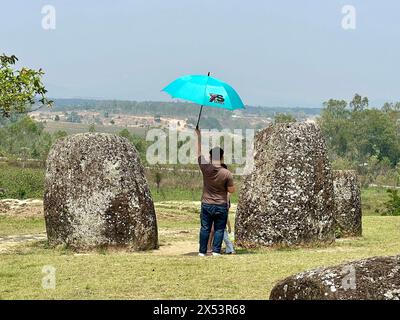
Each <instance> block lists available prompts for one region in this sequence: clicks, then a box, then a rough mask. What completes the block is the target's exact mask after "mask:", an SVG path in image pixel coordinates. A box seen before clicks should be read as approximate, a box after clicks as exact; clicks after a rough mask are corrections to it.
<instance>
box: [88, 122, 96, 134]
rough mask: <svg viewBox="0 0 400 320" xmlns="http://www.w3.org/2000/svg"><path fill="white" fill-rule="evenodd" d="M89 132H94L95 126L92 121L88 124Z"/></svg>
mask: <svg viewBox="0 0 400 320" xmlns="http://www.w3.org/2000/svg"><path fill="white" fill-rule="evenodd" d="M89 132H92V133H93V132H96V127H95V125H94V123H92V124H91V125H90V126H89Z"/></svg>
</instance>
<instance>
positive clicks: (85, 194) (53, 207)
mask: <svg viewBox="0 0 400 320" xmlns="http://www.w3.org/2000/svg"><path fill="white" fill-rule="evenodd" d="M44 212H45V220H46V230H47V236H48V239H49V242H50V244H52V245H57V244H68V245H70V246H71V247H76V248H92V247H98V246H123V247H129V248H131V249H133V250H146V249H154V248H157V246H158V235H157V221H156V215H155V210H154V204H153V200H152V198H151V194H150V191H149V188H148V185H147V181H146V178H145V176H144V169H143V167H142V165H141V164H140V161H139V157H138V154H137V152H136V150H135V148H134V147H133V146H132V145H131V144H130V143H129V141H128V140H126V139H125V138H122V137H119V136H116V135H111V134H103V133H85V134H77V135H73V136H70V137H67V138H66V139H64V140H60V141H58V142H57V143H56V144H55V145H54V146H53V147H52V149H51V150H50V153H49V156H48V159H47V168H46V179H45V195H44Z"/></svg>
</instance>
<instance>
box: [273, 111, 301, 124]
mask: <svg viewBox="0 0 400 320" xmlns="http://www.w3.org/2000/svg"><path fill="white" fill-rule="evenodd" d="M290 122H296V118H295V117H294V116H293V115H292V114H289V113H278V114H277V115H276V116H275V123H290Z"/></svg>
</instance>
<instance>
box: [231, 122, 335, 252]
mask: <svg viewBox="0 0 400 320" xmlns="http://www.w3.org/2000/svg"><path fill="white" fill-rule="evenodd" d="M254 148H255V149H254V150H255V156H254V169H253V171H252V173H250V174H249V175H248V176H247V177H245V178H244V181H243V184H242V188H241V192H240V198H239V203H238V208H237V212H236V226H235V239H236V242H237V245H239V246H243V247H253V246H273V245H286V246H290V245H301V244H308V243H315V242H332V241H334V223H333V222H334V221H333V184H332V175H331V169H330V165H329V161H328V158H327V153H326V147H325V142H324V140H323V138H322V135H321V132H320V129H319V128H318V127H317V126H316V125H315V124H313V123H290V124H277V125H272V126H270V127H268V128H266V129H264V130H262V131H261V132H259V133H258V134H257V136H256V138H255V145H254Z"/></svg>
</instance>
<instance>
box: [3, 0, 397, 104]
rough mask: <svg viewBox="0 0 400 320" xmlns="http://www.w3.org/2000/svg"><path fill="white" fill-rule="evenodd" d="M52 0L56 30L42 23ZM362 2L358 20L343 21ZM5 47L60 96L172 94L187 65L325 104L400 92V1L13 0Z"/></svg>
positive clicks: (276, 97) (255, 89)
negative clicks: (169, 89)
mask: <svg viewBox="0 0 400 320" xmlns="http://www.w3.org/2000/svg"><path fill="white" fill-rule="evenodd" d="M44 5H52V6H54V8H55V10H56V20H55V21H56V28H55V30H44V29H43V28H42V18H43V16H44V15H43V14H42V13H41V10H42V7H43V6H44ZM344 5H353V6H354V7H355V9H356V29H355V30H344V29H343V28H342V26H341V23H342V18H343V16H344V14H342V7H343V6H344ZM0 8H1V9H0V10H1V11H0V53H3V52H4V53H6V54H9V55H11V54H15V55H16V56H17V57H18V58H19V59H20V61H21V63H22V64H23V65H26V66H29V67H35V68H39V67H41V68H43V69H44V70H45V71H46V76H45V79H44V80H45V83H46V85H47V86H48V89H49V96H51V97H56V98H63V97H68V98H71V97H83V98H108V99H129V100H163V101H168V100H170V98H169V97H168V96H167V95H166V94H164V93H162V92H160V90H161V89H162V88H163V87H164V86H165V85H167V84H168V83H169V82H170V81H172V80H173V79H175V78H176V77H179V76H181V75H186V74H206V73H207V72H208V71H210V72H211V73H212V75H214V76H215V77H217V78H220V79H222V80H224V81H226V82H228V83H230V84H231V85H232V86H233V87H234V88H235V89H236V90H237V91H238V92H239V94H240V95H241V97H242V99H243V101H244V103H245V104H248V105H263V106H293V107H294V106H302V107H307V106H310V107H318V106H320V105H321V103H322V101H324V100H327V99H329V98H344V99H349V98H351V96H352V95H353V94H354V93H356V92H357V93H360V94H362V95H366V96H368V97H369V98H370V100H371V101H372V104H376V105H378V106H380V104H382V103H383V102H384V101H400V87H399V82H400V81H399V78H398V77H399V74H400V41H399V40H400V1H398V0H381V1H377V0H352V1H350V0H347V1H339V0H329V1H321V0H303V1H302V0H281V1H276V0H275V1H273V0H249V1H244V0H240V1H239V0H201V1H200V0H197V1H195V0H168V1H166V0H143V1H139V0H133V1H123V0H113V1H106V0H103V1H101V0H85V1H77V0H68V1H65V0H64V1H61V0H58V1H56V0H46V1H39V0H29V1H26V0H13V1H2V3H1V6H0Z"/></svg>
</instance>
